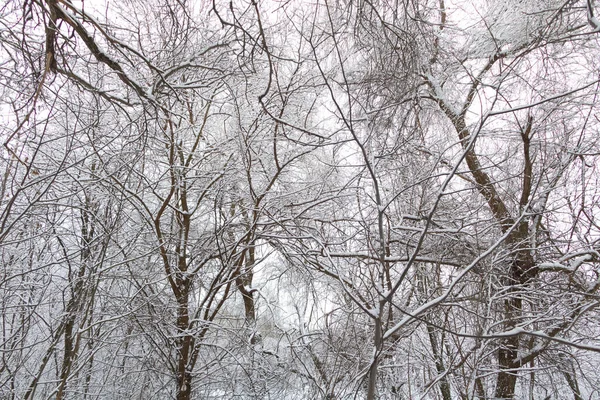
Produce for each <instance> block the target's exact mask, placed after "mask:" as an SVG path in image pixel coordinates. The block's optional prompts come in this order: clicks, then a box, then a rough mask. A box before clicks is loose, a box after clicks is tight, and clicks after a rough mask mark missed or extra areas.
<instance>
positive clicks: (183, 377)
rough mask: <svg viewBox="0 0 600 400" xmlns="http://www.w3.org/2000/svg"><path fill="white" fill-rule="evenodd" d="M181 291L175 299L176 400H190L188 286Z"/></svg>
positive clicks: (185, 285)
mask: <svg viewBox="0 0 600 400" xmlns="http://www.w3.org/2000/svg"><path fill="white" fill-rule="evenodd" d="M180 287H182V289H183V290H182V291H181V293H180V295H179V298H178V299H177V302H178V307H177V331H178V332H177V333H178V338H177V344H178V349H177V350H178V353H177V371H176V376H177V396H176V398H177V400H190V399H191V395H192V374H191V371H190V370H189V368H188V366H189V361H190V355H191V350H192V346H193V338H192V336H190V334H189V332H188V329H189V323H190V317H189V309H188V289H187V287H188V285H187V283H184V284H182V285H180Z"/></svg>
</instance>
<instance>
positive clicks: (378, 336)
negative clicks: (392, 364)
mask: <svg viewBox="0 0 600 400" xmlns="http://www.w3.org/2000/svg"><path fill="white" fill-rule="evenodd" d="M382 344H383V336H382V326H381V318H377V319H376V320H375V335H374V340H373V345H374V348H375V351H374V354H373V363H372V364H371V368H370V369H369V386H368V389H367V400H375V398H376V397H375V396H376V391H377V372H378V368H379V352H380V351H381V349H382Z"/></svg>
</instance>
